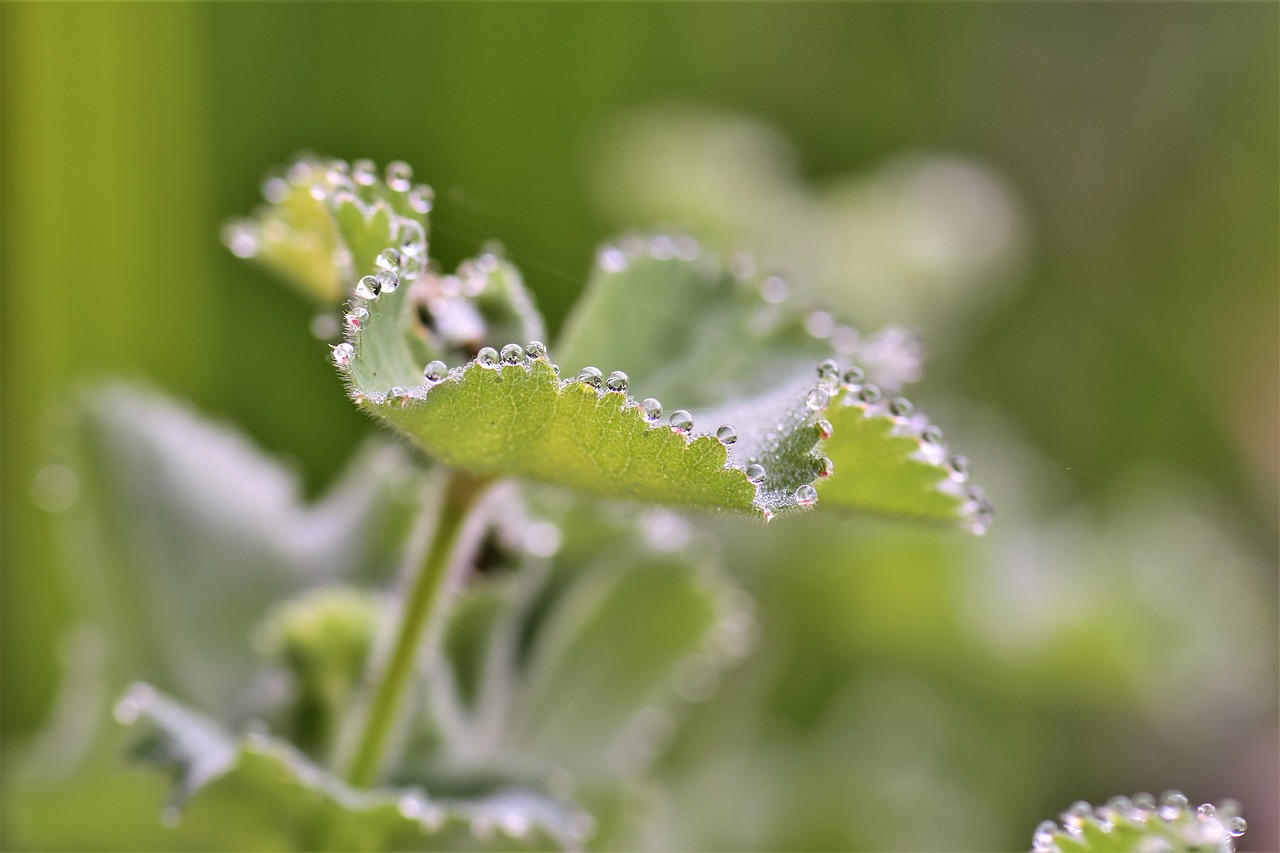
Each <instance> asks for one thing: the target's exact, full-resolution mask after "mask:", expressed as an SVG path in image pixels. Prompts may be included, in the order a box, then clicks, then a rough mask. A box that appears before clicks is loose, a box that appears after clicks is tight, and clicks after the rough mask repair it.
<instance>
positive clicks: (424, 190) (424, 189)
mask: <svg viewBox="0 0 1280 853" xmlns="http://www.w3.org/2000/svg"><path fill="white" fill-rule="evenodd" d="M435 198H436V194H435V190H433V189H431V187H429V186H427V185H426V184H418V185H417V186H416V187H414V188H413V189H411V190H410V191H409V199H408V201H409V209H410V210H412V211H413V212H414V213H430V212H431V207H432V205H434V204H435Z"/></svg>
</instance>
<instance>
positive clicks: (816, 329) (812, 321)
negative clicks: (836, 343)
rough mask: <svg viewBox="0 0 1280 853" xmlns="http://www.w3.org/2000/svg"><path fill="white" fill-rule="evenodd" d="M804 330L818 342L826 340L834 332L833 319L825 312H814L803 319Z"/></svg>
mask: <svg viewBox="0 0 1280 853" xmlns="http://www.w3.org/2000/svg"><path fill="white" fill-rule="evenodd" d="M804 328H805V331H807V332H808V333H809V334H811V335H813V336H814V337H815V338H818V339H819V340H826V339H827V338H829V337H831V333H832V332H834V331H835V330H836V321H835V319H834V318H833V317H832V316H831V315H830V314H828V313H827V312H826V311H814V312H813V313H812V314H810V315H809V316H808V317H805V319H804Z"/></svg>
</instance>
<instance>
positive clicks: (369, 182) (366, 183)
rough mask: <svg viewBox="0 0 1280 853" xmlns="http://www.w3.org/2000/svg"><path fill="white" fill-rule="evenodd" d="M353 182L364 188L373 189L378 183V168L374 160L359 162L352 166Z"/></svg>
mask: <svg viewBox="0 0 1280 853" xmlns="http://www.w3.org/2000/svg"><path fill="white" fill-rule="evenodd" d="M351 180H353V181H355V182H356V183H357V184H359V185H360V186H362V187H371V186H373V185H374V184H375V183H377V181H378V167H377V165H376V164H375V163H374V162H373V161H372V160H357V161H355V162H354V163H352V164H351Z"/></svg>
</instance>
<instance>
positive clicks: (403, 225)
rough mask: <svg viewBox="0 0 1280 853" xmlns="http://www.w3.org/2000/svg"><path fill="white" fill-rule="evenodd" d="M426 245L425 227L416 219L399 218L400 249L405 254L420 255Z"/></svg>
mask: <svg viewBox="0 0 1280 853" xmlns="http://www.w3.org/2000/svg"><path fill="white" fill-rule="evenodd" d="M426 246H427V229H425V228H423V227H422V223H421V222H419V221H418V220H416V219H401V220H400V250H401V251H402V252H404V253H405V254H407V255H413V256H415V257H417V256H420V255H421V254H422V253H423V250H425V249H426Z"/></svg>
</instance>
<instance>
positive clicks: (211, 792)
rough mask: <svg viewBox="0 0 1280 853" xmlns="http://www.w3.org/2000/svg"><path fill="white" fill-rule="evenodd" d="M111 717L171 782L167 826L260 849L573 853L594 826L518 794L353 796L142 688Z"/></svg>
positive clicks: (297, 757) (310, 767) (261, 738)
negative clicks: (204, 829)
mask: <svg viewBox="0 0 1280 853" xmlns="http://www.w3.org/2000/svg"><path fill="white" fill-rule="evenodd" d="M116 715H117V717H118V718H119V719H120V721H121V722H123V723H126V724H130V725H133V724H140V726H141V727H142V728H143V729H144V734H143V736H142V738H141V740H140V742H139V744H138V746H137V748H136V749H135V756H136V757H137V758H138V759H139V760H142V761H144V762H147V763H151V764H157V765H160V766H162V767H165V768H167V769H169V770H170V772H171V773H172V774H173V775H174V778H175V780H176V782H175V786H174V791H173V799H172V800H171V803H170V808H169V817H170V821H171V822H172V823H175V824H176V823H179V822H180V821H181V822H185V821H186V820H191V821H192V822H194V823H197V824H203V823H205V822H207V821H209V820H210V819H216V817H217V816H219V815H222V816H224V819H234V820H235V821H237V822H238V823H237V825H235V836H236V837H239V838H242V839H244V838H252V839H254V841H253V843H254V844H255V845H258V847H259V849H263V848H266V849H317V848H321V849H334V850H388V849H391V850H408V849H422V848H423V847H427V846H429V847H434V848H437V849H446V850H460V849H495V848H496V849H513V848H519V849H529V848H532V849H545V848H547V847H548V846H556V847H560V848H563V849H569V850H572V849H578V848H580V847H581V846H582V845H583V843H584V842H585V841H586V838H587V836H588V835H589V833H590V832H591V829H592V822H591V819H590V818H589V817H588V816H587V815H585V814H584V813H582V812H580V811H578V810H577V809H575V808H572V807H570V806H567V805H565V804H563V803H561V802H559V801H557V800H554V799H551V798H550V797H547V796H546V795H543V794H540V793H536V792H532V791H527V790H521V789H516V788H508V789H503V790H499V791H496V792H493V793H489V794H485V795H482V796H477V797H475V798H467V799H463V798H447V799H445V798H441V799H435V798H431V797H429V796H428V795H427V793H426V792H424V791H422V790H421V789H402V788H378V789H373V790H370V791H357V790H355V789H353V788H351V787H349V786H347V785H346V784H345V783H344V782H342V781H341V780H339V779H338V778H337V777H335V776H333V775H332V774H330V773H329V772H328V771H326V770H323V769H321V768H320V767H317V766H316V765H314V764H312V763H311V762H310V761H309V760H308V759H307V758H306V757H305V756H304V755H302V754H301V753H300V752H298V751H297V750H296V749H294V748H293V747H291V746H290V745H289V744H287V743H285V742H284V741H281V740H277V739H276V738H273V737H271V736H269V735H266V734H261V733H255V734H249V735H246V736H242V737H235V736H233V735H231V734H230V733H228V732H227V731H225V730H223V729H221V728H220V727H219V726H217V725H216V724H215V723H213V722H212V721H210V720H208V719H206V718H204V717H203V716H201V715H200V714H197V713H196V712H194V711H190V710H188V709H186V708H184V707H183V706H181V705H180V704H178V703H177V702H175V701H173V700H172V699H169V698H168V697H166V696H164V695H163V694H161V693H159V692H157V691H156V690H155V689H154V688H152V687H151V686H150V685H147V684H136V685H134V686H133V687H132V688H131V689H130V691H129V692H128V693H127V694H126V695H125V697H124V698H123V699H122V700H121V701H120V703H119V704H118V705H117V708H116ZM196 793H199V794H200V796H199V797H195V798H194V799H193V795H195V794H196ZM188 801H190V802H188ZM244 821H248V822H249V824H250V825H244V824H243V823H241V822H244Z"/></svg>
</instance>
